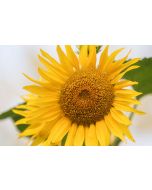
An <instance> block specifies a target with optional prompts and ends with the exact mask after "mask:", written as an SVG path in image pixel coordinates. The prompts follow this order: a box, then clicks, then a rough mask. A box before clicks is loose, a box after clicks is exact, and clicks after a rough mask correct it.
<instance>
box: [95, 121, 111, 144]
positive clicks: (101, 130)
mask: <svg viewBox="0 0 152 190" xmlns="http://www.w3.org/2000/svg"><path fill="white" fill-rule="evenodd" d="M96 134H97V138H98V141H99V143H100V145H102V146H108V145H109V144H110V133H109V130H108V128H107V126H106V124H105V121H104V120H101V121H98V122H96Z"/></svg>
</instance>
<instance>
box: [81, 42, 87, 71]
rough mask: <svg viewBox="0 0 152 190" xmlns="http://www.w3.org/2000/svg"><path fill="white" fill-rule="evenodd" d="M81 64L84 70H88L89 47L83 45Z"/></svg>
mask: <svg viewBox="0 0 152 190" xmlns="http://www.w3.org/2000/svg"><path fill="white" fill-rule="evenodd" d="M79 62H80V65H81V68H82V69H85V68H87V66H88V46H87V45H83V46H82V47H81V49H80V53H79Z"/></svg>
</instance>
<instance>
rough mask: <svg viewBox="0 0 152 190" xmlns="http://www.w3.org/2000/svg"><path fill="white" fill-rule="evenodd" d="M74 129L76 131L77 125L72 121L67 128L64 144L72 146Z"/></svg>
mask: <svg viewBox="0 0 152 190" xmlns="http://www.w3.org/2000/svg"><path fill="white" fill-rule="evenodd" d="M76 131H77V125H76V124H75V123H73V124H72V126H71V127H70V129H69V132H68V135H67V139H66V142H65V146H72V145H73V141H74V137H75V134H76Z"/></svg>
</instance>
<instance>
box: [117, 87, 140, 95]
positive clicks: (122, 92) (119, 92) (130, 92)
mask: <svg viewBox="0 0 152 190" xmlns="http://www.w3.org/2000/svg"><path fill="white" fill-rule="evenodd" d="M141 94H142V93H141V92H137V91H135V90H128V89H121V90H115V95H117V96H126V95H127V96H130V97H135V96H139V95H141Z"/></svg>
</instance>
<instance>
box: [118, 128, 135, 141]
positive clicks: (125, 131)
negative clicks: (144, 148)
mask: <svg viewBox="0 0 152 190" xmlns="http://www.w3.org/2000/svg"><path fill="white" fill-rule="evenodd" d="M121 128H122V130H123V133H124V135H126V136H127V137H128V139H130V140H131V141H133V142H135V140H134V138H133V136H132V134H131V133H130V131H129V129H128V127H127V126H125V125H121Z"/></svg>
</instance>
